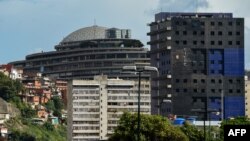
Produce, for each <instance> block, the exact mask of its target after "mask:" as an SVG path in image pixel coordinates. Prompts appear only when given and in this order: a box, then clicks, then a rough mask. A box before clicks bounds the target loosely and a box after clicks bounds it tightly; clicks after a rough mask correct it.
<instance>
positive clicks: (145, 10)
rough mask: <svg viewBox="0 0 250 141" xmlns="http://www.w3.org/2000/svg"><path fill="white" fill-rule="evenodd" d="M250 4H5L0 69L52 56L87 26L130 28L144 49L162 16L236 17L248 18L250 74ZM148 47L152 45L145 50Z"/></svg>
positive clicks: (72, 0)
mask: <svg viewBox="0 0 250 141" xmlns="http://www.w3.org/2000/svg"><path fill="white" fill-rule="evenodd" d="M249 5H250V0H0V64H5V63H8V62H10V61H16V60H23V59H25V56H26V55H28V54H31V53H36V52H40V51H42V50H43V51H52V50H54V46H55V45H56V44H58V43H59V42H60V41H61V40H62V39H63V38H64V37H66V36H67V35H68V34H70V33H71V32H73V31H75V30H77V29H79V28H83V27H86V26H92V25H94V19H95V20H96V24H97V25H99V26H106V27H117V28H128V29H131V30H132V37H133V38H136V39H139V40H141V41H142V42H143V43H144V45H146V42H147V41H148V40H149V38H148V37H147V36H146V33H147V32H149V27H148V26H147V23H150V22H152V21H153V20H154V14H156V13H158V12H160V11H163V12H196V11H199V12H232V13H233V14H234V16H235V17H244V18H245V63H246V67H247V68H249V69H250V56H249V52H250V49H249V46H250V41H249V40H248V39H249V37H250V36H249V35H250V10H249ZM146 46H147V45H146Z"/></svg>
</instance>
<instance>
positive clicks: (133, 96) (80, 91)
mask: <svg viewBox="0 0 250 141" xmlns="http://www.w3.org/2000/svg"><path fill="white" fill-rule="evenodd" d="M137 84H138V81H133V80H122V79H118V78H117V79H108V78H107V76H106V75H100V76H95V77H94V80H72V81H71V82H69V83H68V140H69V141H92V140H93V141H97V140H98V141H99V140H107V139H108V137H109V136H110V135H111V134H112V133H113V131H114V128H115V127H116V126H117V123H118V121H119V118H120V116H121V115H122V114H123V112H124V111H128V112H137V110H138V109H137V108H138V85H137ZM150 93H151V92H150V81H145V80H142V81H141V102H140V105H141V108H140V109H141V113H142V114H150V112H151V111H150V109H151V108H150V107H151V106H150V105H151V104H150V102H151V99H150V98H151V94H150Z"/></svg>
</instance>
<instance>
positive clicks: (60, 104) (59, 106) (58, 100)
mask: <svg viewBox="0 0 250 141" xmlns="http://www.w3.org/2000/svg"><path fill="white" fill-rule="evenodd" d="M52 100H53V102H54V106H55V108H56V109H57V110H62V109H63V101H62V99H61V98H59V97H53V98H52Z"/></svg>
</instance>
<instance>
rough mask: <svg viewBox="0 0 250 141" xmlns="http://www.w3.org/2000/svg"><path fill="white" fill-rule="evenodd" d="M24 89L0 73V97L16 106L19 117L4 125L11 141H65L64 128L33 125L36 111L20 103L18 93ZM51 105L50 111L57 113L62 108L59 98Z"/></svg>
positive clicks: (19, 83)
mask: <svg viewBox="0 0 250 141" xmlns="http://www.w3.org/2000/svg"><path fill="white" fill-rule="evenodd" d="M24 91H25V88H24V87H23V85H22V83H21V82H20V81H18V80H11V79H10V78H9V77H7V76H5V75H4V74H3V73H1V72H0V97H1V98H3V99H4V100H5V101H7V102H10V103H11V104H12V105H14V106H16V107H17V108H18V109H19V110H20V113H21V115H20V116H18V117H15V118H11V119H10V120H8V121H7V122H6V123H5V125H6V127H7V128H8V129H9V131H11V134H10V137H11V140H12V141H66V127H65V126H62V125H59V126H58V127H56V128H55V127H54V126H53V125H52V124H51V123H49V122H46V123H45V124H43V125H38V124H33V123H32V122H31V119H32V118H33V117H36V111H35V110H33V109H32V108H31V107H30V106H29V105H28V104H26V103H24V102H22V100H21V99H20V97H19V96H18V93H21V92H24ZM50 103H52V104H50V105H52V106H51V107H52V108H51V109H50V110H55V111H58V112H57V114H58V115H60V114H61V112H60V110H61V109H62V107H63V104H62V101H61V100H60V99H59V98H53V99H52V100H51V101H50Z"/></svg>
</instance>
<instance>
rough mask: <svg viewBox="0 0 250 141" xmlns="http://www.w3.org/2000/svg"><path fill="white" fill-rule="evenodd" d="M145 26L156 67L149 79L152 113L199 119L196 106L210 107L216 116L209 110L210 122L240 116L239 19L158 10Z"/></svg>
mask: <svg viewBox="0 0 250 141" xmlns="http://www.w3.org/2000/svg"><path fill="white" fill-rule="evenodd" d="M149 26H150V32H149V33H148V35H149V36H150V42H148V44H149V45H150V46H151V50H150V57H151V65H152V66H155V67H157V68H158V70H159V76H156V75H154V76H153V78H152V80H153V81H152V113H153V114H161V115H165V116H166V115H168V114H175V115H179V116H193V115H196V116H197V117H198V118H200V119H202V118H204V115H203V113H196V112H194V110H195V109H200V110H203V111H204V110H206V109H214V110H215V111H217V113H218V112H220V115H216V114H213V113H211V114H210V116H211V118H212V119H213V120H220V119H221V118H229V117H234V116H243V115H244V114H245V113H244V105H245V104H244V103H245V102H244V99H245V98H244V19H243V18H235V17H233V14H231V13H169V12H161V13H158V14H156V15H155V21H154V22H152V23H150V24H149ZM158 88H159V89H158ZM158 90H159V91H158ZM165 101H168V102H165ZM206 103H207V104H206ZM221 103H223V104H221ZM233 105H234V106H233ZM205 116H206V118H208V114H206V115H205Z"/></svg>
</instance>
